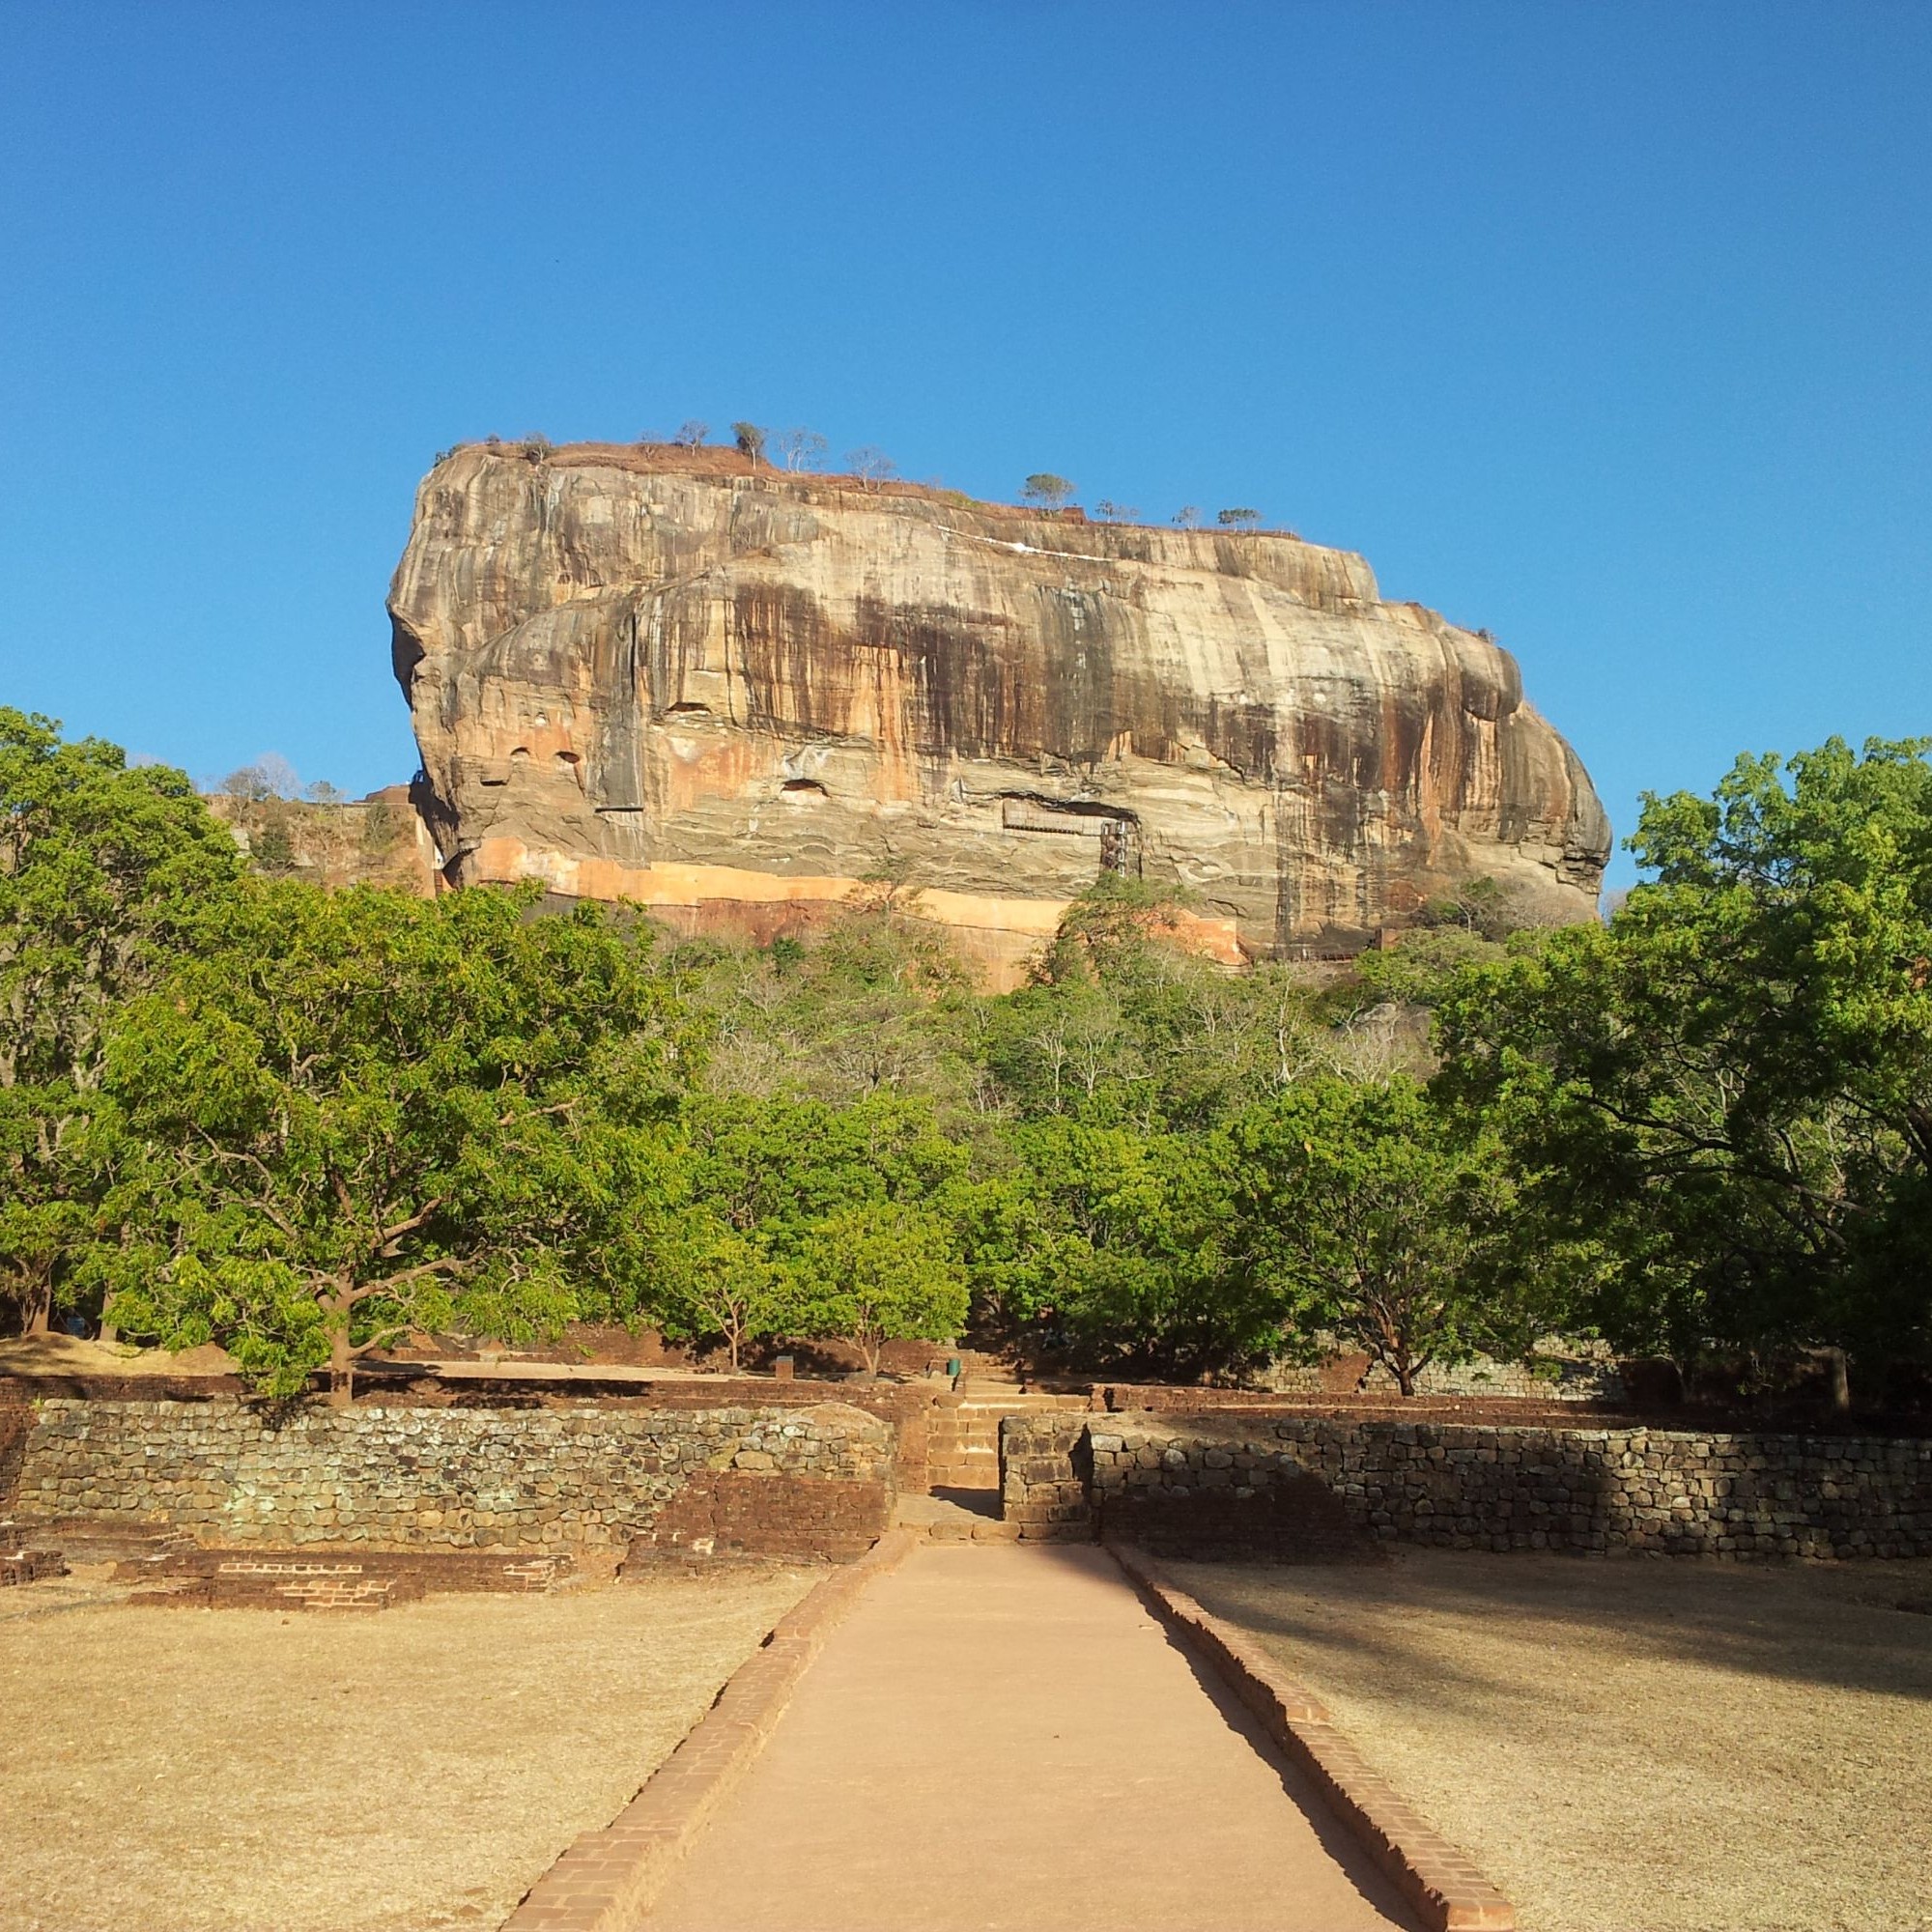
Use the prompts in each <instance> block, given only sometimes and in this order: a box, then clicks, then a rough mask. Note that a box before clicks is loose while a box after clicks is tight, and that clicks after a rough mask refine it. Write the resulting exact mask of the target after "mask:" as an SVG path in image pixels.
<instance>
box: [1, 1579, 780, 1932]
mask: <svg viewBox="0 0 1932 1932" xmlns="http://www.w3.org/2000/svg"><path fill="white" fill-rule="evenodd" d="M813 1580H814V1573H812V1572H811V1571H810V1570H807V1569H803V1568H798V1569H786V1570H777V1569H774V1570H760V1571H755V1572H745V1571H725V1570H721V1571H718V1572H714V1573H711V1574H709V1575H701V1576H697V1577H686V1576H681V1575H674V1576H668V1577H664V1578H661V1579H652V1580H650V1581H647V1582H643V1583H625V1584H620V1585H617V1586H614V1587H607V1588H604V1589H598V1590H585V1591H582V1593H574V1594H565V1595H558V1596H554V1597H484V1596H474V1597H461V1596H459V1597H432V1598H431V1599H429V1600H428V1601H427V1602H426V1603H421V1604H413V1605H406V1606H404V1607H401V1608H397V1609H393V1610H384V1611H382V1612H380V1613H378V1614H375V1615H335V1616H330V1615H317V1614H287V1615H285V1614H283V1613H282V1612H279V1611H275V1610H179V1609H155V1608H151V1607H147V1606H142V1607H128V1606H125V1605H117V1604H105V1603H101V1602H99V1601H95V1602H91V1603H90V1602H88V1601H87V1598H88V1594H89V1593H88V1592H87V1591H86V1589H85V1588H84V1587H79V1588H77V1587H76V1586H75V1584H74V1583H73V1582H71V1581H66V1580H53V1581H48V1582H45V1583H36V1584H31V1585H28V1586H25V1587H20V1588H14V1589H10V1590H7V1591H5V1592H0V1712H4V1713H5V1714H6V1733H7V1742H6V1748H5V1750H4V1751H0V1818H4V1819H5V1821H6V1824H5V1828H4V1829H0V1932H109V1929H110V1928H112V1932H126V1928H128V1927H132V1926H138V1927H141V1928H142V1932H270V1928H272V1932H431V1928H440V1927H448V1926H466V1927H470V1926H495V1925H497V1924H498V1923H500V1922H501V1920H502V1919H503V1918H504V1917H505V1916H506V1915H507V1914H508V1913H509V1911H510V1909H511V1908H512V1907H513V1906H514V1905H515V1904H516V1902H517V1900H518V1899H519V1898H520V1897H521V1896H522V1895H523V1893H524V1892H525V1890H526V1889H527V1888H528V1887H529V1885H530V1883H531V1882H532V1881H533V1880H534V1879H535V1878H536V1877H537V1875H538V1874H539V1873H540V1872H542V1871H543V1869H544V1868H545V1867H546V1866H547V1865H548V1864H549V1863H550V1862H551V1861H552V1860H554V1858H555V1857H556V1856H557V1854H558V1853H559V1852H561V1851H562V1850H563V1848H564V1847H565V1846H566V1845H567V1844H568V1843H569V1842H570V1841H571V1839H572V1838H574V1837H575V1836H576V1835H577V1834H578V1833H580V1832H582V1831H584V1830H586V1829H588V1828H590V1827H593V1826H599V1825H605V1824H608V1823H609V1822H610V1820H611V1818H612V1817H614V1816H615V1815H616V1813H617V1812H618V1811H619V1810H620V1809H621V1808H622V1807H623V1805H624V1804H627V1803H628V1802H629V1801H630V1799H631V1798H632V1797H633V1796H634V1794H635V1793H636V1791H637V1789H638V1787H639V1784H641V1783H642V1782H643V1780H644V1778H645V1777H646V1776H648V1775H649V1774H650V1772H651V1771H652V1770H653V1769H654V1768H655V1767H656V1766H657V1764H658V1763H659V1762H660V1761H661V1760H662V1759H663V1758H664V1757H665V1756H667V1755H668V1753H669V1751H670V1749H671V1748H672V1747H673V1746H675V1745H676V1743H677V1742H678V1740H679V1739H680V1738H681V1737H682V1736H683V1735H684V1733H685V1732H686V1731H687V1730H688V1729H689V1728H690V1727H691V1726H692V1724H694V1723H695V1722H696V1720H697V1719H698V1718H699V1717H701V1716H702V1715H703V1713H704V1710H705V1709H706V1707H707V1706H708V1705H709V1703H710V1702H711V1699H712V1697H713V1696H714V1695H715V1694H716V1692H717V1690H718V1688H719V1686H720V1685H721V1684H723V1683H724V1681H725V1678H726V1677H728V1676H729V1675H730V1673H731V1672H732V1671H733V1670H734V1669H735V1668H736V1667H737V1666H738V1664H739V1663H740V1662H743V1660H744V1659H745V1658H746V1657H747V1656H749V1655H750V1654H751V1652H752V1651H753V1649H754V1648H755V1647H756V1644H757V1642H758V1639H759V1638H760V1637H761V1636H762V1635H763V1634H764V1633H765V1632H766V1631H767V1630H768V1629H769V1628H770V1627H771V1625H772V1624H773V1623H774V1622H775V1621H776V1620H777V1619H778V1617H779V1616H780V1615H781V1614H782V1612H783V1611H784V1609H785V1608H786V1607H787V1606H788V1605H791V1604H792V1603H794V1602H795V1601H796V1600H797V1599H798V1598H799V1597H800V1596H802V1595H803V1594H804V1593H805V1591H806V1589H807V1588H809V1587H810V1583H811V1582H812V1581H813Z"/></svg>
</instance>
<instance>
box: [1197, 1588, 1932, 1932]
mask: <svg viewBox="0 0 1932 1932" xmlns="http://www.w3.org/2000/svg"><path fill="white" fill-rule="evenodd" d="M1175 1569H1176V1574H1177V1576H1178V1577H1179V1579H1180V1580H1182V1581H1183V1582H1184V1583H1185V1585H1186V1587H1187V1588H1188V1589H1190V1590H1192V1591H1194V1592H1195V1593H1196V1595H1198V1596H1199V1597H1200V1599H1201V1601H1202V1602H1203V1603H1205V1604H1207V1605H1209V1606H1210V1607H1211V1608H1213V1609H1215V1610H1217V1611H1218V1612H1219V1613H1220V1614H1221V1615H1223V1616H1225V1617H1228V1618H1229V1619H1231V1620H1232V1621H1234V1622H1236V1623H1239V1624H1241V1625H1243V1626H1245V1627H1246V1628H1247V1629H1249V1630H1250V1631H1252V1632H1253V1633H1254V1634H1256V1635H1257V1636H1259V1637H1260V1638H1261V1640H1262V1641H1263V1643H1264V1644H1265V1646H1266V1647H1267V1648H1268V1649H1269V1650H1270V1651H1271V1652H1273V1653H1274V1655H1275V1656H1276V1657H1277V1658H1279V1659H1280V1660H1281V1661H1282V1662H1284V1663H1285V1664H1286V1665H1287V1666H1288V1667H1289V1668H1290V1669H1291V1670H1292V1671H1293V1674H1294V1675H1295V1676H1296V1677H1298V1678H1299V1679H1300V1680H1301V1681H1302V1682H1304V1683H1306V1684H1308V1685H1310V1686H1311V1687H1312V1688H1314V1689H1315V1690H1318V1691H1319V1692H1321V1694H1322V1695H1323V1696H1324V1697H1325V1698H1326V1699H1327V1701H1328V1702H1329V1704H1330V1706H1331V1708H1332V1710H1333V1712H1334V1714H1335V1717H1336V1719H1337V1721H1338V1722H1340V1723H1341V1724H1343V1725H1344V1726H1346V1728H1347V1729H1348V1730H1349V1732H1350V1734H1351V1735H1352V1736H1353V1737H1354V1738H1355V1740H1356V1742H1357V1743H1358V1744H1359V1745H1360V1746H1361V1747H1362V1748H1363V1750H1364V1751H1365V1752H1366V1753H1367V1754H1368V1755H1369V1757H1370V1758H1371V1759H1372V1760H1373V1761H1374V1762H1375V1763H1376V1765H1377V1768H1378V1769H1379V1770H1380V1771H1382V1772H1383V1773H1384V1774H1385V1775H1387V1776H1389V1777H1391V1778H1392V1779H1393V1780H1394V1781H1395V1783H1396V1784H1397V1785H1398V1786H1399V1787H1400V1788H1401V1789H1403V1790H1404V1791H1405V1792H1406V1794H1407V1795H1408V1797H1409V1798H1410V1799H1411V1800H1413V1801H1414V1803H1415V1804H1417V1806H1418V1807H1419V1808H1420V1809H1421V1810H1422V1811H1423V1812H1424V1813H1425V1814H1427V1815H1428V1816H1429V1817H1430V1818H1431V1819H1432V1820H1433V1821H1434V1822H1435V1824H1436V1825H1437V1826H1438V1827H1439V1828H1440V1829H1441V1830H1442V1831H1444V1832H1445V1833H1447V1834H1448V1835H1449V1836H1450V1837H1451V1838H1453V1839H1455V1840H1457V1841H1458V1842H1459V1843H1461V1844H1462V1845H1463V1846H1464V1847H1465V1848H1466V1849H1467V1850H1468V1851H1469V1852H1470V1853H1472V1854H1473V1855H1474V1857H1475V1858H1476V1860H1477V1861H1478V1862H1479V1863H1480V1864H1481V1865H1482V1866H1483V1867H1484V1869H1485V1870H1486V1871H1487V1872H1488V1873H1489V1875H1490V1876H1491V1877H1492V1879H1494V1880H1495V1881H1496V1883H1497V1884H1499V1885H1500V1886H1501V1887H1502V1888H1503V1889H1504V1890H1505V1891H1507V1892H1508V1893H1509V1894H1510V1896H1511V1897H1512V1898H1514V1899H1515V1900H1516V1902H1517V1906H1518V1909H1519V1912H1520V1916H1521V1922H1522V1925H1523V1928H1524V1932H1799V1928H1803V1932H1918V1928H1925V1927H1932V1885H1928V1882H1927V1871H1928V1869H1929V1868H1932V1786H1928V1784H1927V1781H1926V1765H1927V1764H1928V1762H1932V1616H1927V1615H1923V1614H1913V1613H1911V1612H1908V1611H1904V1610H1901V1609H1899V1608H1898V1607H1897V1605H1899V1604H1900V1603H1901V1602H1906V1603H1920V1604H1923V1603H1925V1602H1927V1600H1928V1599H1932V1564H1918V1565H1912V1564H1904V1563H1900V1564H1872V1565H1845V1566H1843V1567H1809V1566H1806V1567H1789V1568H1787V1567H1782V1566H1777V1567H1774V1566H1768V1565H1767V1566H1762V1567H1759V1566H1733V1565H1728V1564H1725V1565H1719V1564H1711V1565H1705V1564H1700V1563H1661V1562H1654V1561H1641V1560H1633V1561H1628V1562H1586V1561H1579V1560H1577V1559H1575V1558H1566V1557H1560V1556H1549V1557H1540V1556H1535V1555H1528V1554H1525V1555H1521V1556H1506V1557H1499V1556H1486V1555H1483V1554H1480V1553H1469V1554H1463V1553H1459V1552H1453V1551H1447V1550H1444V1551H1430V1550H1414V1551H1405V1552H1403V1553H1402V1554H1401V1555H1400V1556H1399V1557H1398V1558H1397V1559H1396V1561H1395V1562H1394V1563H1393V1564H1391V1565H1389V1566H1388V1567H1386V1568H1380V1567H1365V1568H1341V1567H1321V1568H1308V1569H1290V1570H1281V1569H1276V1570H1265V1569H1250V1568H1245V1567H1242V1568H1236V1567H1222V1566H1219V1565H1203V1564H1192V1565H1176V1566H1175Z"/></svg>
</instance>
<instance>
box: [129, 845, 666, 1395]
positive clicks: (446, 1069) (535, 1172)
mask: <svg viewBox="0 0 1932 1932" xmlns="http://www.w3.org/2000/svg"><path fill="white" fill-rule="evenodd" d="M533 896H534V895H532V894H528V893H523V894H516V895H509V894H498V893H494V892H473V893H461V894H455V895H449V896H447V897H444V898H439V899H434V900H423V899H417V898H412V897H410V896H407V895H402V894H395V893H385V892H377V891H373V890H370V889H367V888H363V889H358V890H355V891H350V892H343V893H324V892H319V891H316V890H314V889H311V888H308V887H305V886H301V885H298V884H295V883H293V882H283V883H273V884H270V883H266V882H264V883H260V884H257V885H255V886H253V887H252V888H251V889H249V890H247V891H245V892H242V893H240V894H238V895H235V897H234V899H233V901H232V902H231V903H230V904H228V905H226V906H224V907H222V908H221V909H220V913H219V916H218V917H217V918H213V919H211V920H210V921H209V922H208V927H209V929H208V930H207V931H205V932H204V933H203V934H202V935H201V940H202V943H201V945H200V947H199V949H198V950H197V951H194V952H189V953H187V954H185V956H184V957H182V958H181V959H180V960H179V961H178V962H177V964H176V965H175V967H174V968H173V969H172V970H171V971H170V972H169V974H168V975H167V976H166V978H165V979H164V980H162V981H161V982H160V984H159V985H158V986H157V987H156V990H155V991H154V992H153V993H151V994H149V995H146V996H144V997H142V998H140V999H137V1000H135V1001H132V1002H130V1003H129V1004H128V1006H127V1007H126V1008H125V1009H123V1011H122V1013H121V1014H120V1016H119V1017H118V1019H117V1023H116V1026H115V1030H114V1034H113V1037H112V1039H111V1041H110V1045H109V1053H108V1086H109V1089H110V1091H111V1092H112V1093H113V1094H114V1095H115V1096H116V1098H117V1099H118V1100H119V1101H120V1103H121V1105H122V1106H123V1107H124V1108H125V1110H126V1112H127V1116H128V1123H129V1128H130V1134H131V1136H132V1137H133V1138H134V1139H136V1140H137V1141H138V1143H139V1146H140V1149H141V1152H140V1155H139V1157H138V1158H135V1159H131V1160H130V1161H129V1162H128V1164H127V1165H126V1168H125V1170H124V1171H123V1172H122V1173H121V1174H119V1175H118V1176H117V1180H116V1189H115V1192H114V1194H113V1196H112V1206H113V1208H114V1210H115V1214H116V1218H117V1220H118V1223H119V1225H120V1227H121V1229H122V1230H123V1235H124V1238H123V1239H122V1240H121V1241H119V1242H118V1243H115V1244H113V1245H111V1246H103V1248H102V1249H101V1250H100V1251H99V1253H98V1255H97V1260H96V1265H97V1267H98V1268H99V1271H100V1272H101V1274H102V1275H103V1276H104V1277H105V1278H106V1279H107V1280H108V1281H109V1282H110V1283H111V1284H112V1286H113V1287H114V1288H115V1289H117V1290H118V1291H119V1293H117V1295H116V1298H115V1302H114V1306H115V1308H116V1310H117V1312H119V1314H120V1316H121V1319H122V1321H123V1322H124V1324H125V1325H126V1326H128V1327H129V1328H130V1329H132V1330H134V1331H135V1332H138V1333H143V1334H148V1335H153V1336H156V1337H158V1338H159V1339H161V1340H163V1341H165V1342H167V1343H169V1344H170V1345H171V1346H181V1345H184V1344H186V1343H190V1342H194V1341H201V1340H208V1339H213V1340H216V1341H219V1342H221V1343H223V1344H224V1345H225V1346H227V1347H228V1348H229V1349H230V1350H233V1352H234V1353H235V1354H236V1356H237V1357H238V1359H239V1360H240V1361H241V1364H242V1365H243V1367H244V1369H245V1370H246V1371H247V1372H248V1373H249V1374H250V1375H251V1376H252V1377H253V1378H255V1379H256V1380H257V1382H258V1383H259V1384H260V1385H262V1386H263V1387H265V1388H267V1389H270V1390H271V1391H275V1392H278V1393H291V1392H293V1391H295V1390H296V1389H298V1388H300V1387H301V1386H302V1385H303V1384H304V1383H305V1381H306V1378H307V1377H308V1375H309V1374H310V1372H311V1371H313V1370H315V1369H317V1368H320V1367H323V1366H325V1365H326V1366H327V1368H328V1370H329V1373H330V1387H331V1392H332V1395H333V1397H334V1399H335V1400H337V1401H342V1402H346V1401H348V1400H349V1397H350V1391H351V1388H352V1385H353V1374H354V1365H355V1362H356V1361H357V1360H358V1359H359V1358H360V1357H361V1356H363V1355H365V1354H367V1353H368V1352H370V1351H371V1350H374V1349H377V1348H381V1347H383V1346H384V1345H386V1344H387V1343H389V1342H391V1341H393V1340H394V1339H395V1337H396V1336H398V1335H399V1334H401V1333H403V1332H404V1331H406V1330H407V1329H409V1328H411V1327H414V1326H426V1327H432V1328H433V1327H438V1326H441V1325H443V1324H445V1323H447V1322H448V1321H450V1320H452V1319H459V1320H462V1321H466V1322H467V1323H468V1324H469V1327H470V1328H471V1330H472V1331H473V1332H482V1333H487V1334H496V1335H500V1336H504V1337H518V1336H523V1335H528V1334H533V1333H539V1332H547V1331H549V1330H552V1329H554V1327H555V1326H556V1324H557V1323H558V1322H560V1321H563V1320H566V1319H568V1318H569V1317H570V1316H571V1315H572V1314H573V1313H575V1312H576V1309H577V1307H578V1305H579V1299H578V1295H577V1293H576V1290H575V1287H574V1285H573V1279H572V1276H573V1269H572V1265H571V1263H572V1257H573V1254H575V1253H579V1252H581V1251H582V1250H584V1249H587V1248H588V1249H594V1248H595V1247H596V1246H597V1245H598V1242H597V1236H599V1235H600V1234H601V1233H602V1232H603V1230H604V1229H605V1228H606V1226H607V1225H608V1223H609V1220H610V1216H611V1211H612V1209H613V1208H614V1206H615V1205H616V1204H615V1203H614V1201H613V1199H612V1194H613V1188H612V1185H611V1177H612V1173H613V1168H612V1164H611V1162H610V1161H608V1160H604V1161H600V1160H599V1159H597V1158H596V1157H595V1156H596V1153H597V1151H598V1147H597V1142H596V1137H595V1136H592V1135H590V1134H589V1133H588V1130H587V1127H586V1121H587V1118H588V1117H589V1116H590V1115H591V1114H592V1113H593V1112H607V1113H611V1114H612V1115H613V1116H614V1117H616V1118H620V1119H625V1120H628V1121H629V1122H633V1123H635V1122H639V1121H640V1120H643V1119H647V1118H648V1117H650V1116H651V1115H652V1113H653V1112H657V1113H665V1112H668V1110H669V1109H670V1107H671V1105H672V1097H673V1093H674V1090H675V1088H676V1087H677V1085H678V1084H679V1082H680V1079H681V1076H682V1073H683V1070H684V1064H685V1061H686V1058H687V1057H688V1055H689V1053H690V1052H691V1050H692V1047H693V1041H692V1039H691V1037H689V1035H688V1033H687V1031H686V1029H685V1026H684V1015H683V1013H682V1010H681V1009H680V1007H679V1005H678V1002H677V1000H676V998H675V996H674V994H673V993H672V992H671V991H670V990H669V988H668V986H667V985H666V983H665V982H664V980H662V979H661V978H660V977H659V976H657V975H656V974H654V973H653V972H652V971H651V970H650V968H649V965H648V962H647V961H646V959H645V958H644V957H643V954H642V952H641V949H640V947H639V945H638V944H637V942H636V940H635V938H634V937H633V936H632V935H630V934H629V933H627V932H626V931H624V930H623V929H622V928H621V927H620V926H618V925H617V924H616V923H613V922H612V921H611V920H610V919H609V918H607V917H606V916H604V915H602V914H601V913H600V912H598V911H597V910H596V909H595V908H591V907H587V906H586V907H581V908H579V909H578V910H577V911H576V912H575V913H573V914H572V915H570V916H568V917H563V918H541V917H533V916H532V913H531V907H532V903H533ZM607 1151H608V1150H607Z"/></svg>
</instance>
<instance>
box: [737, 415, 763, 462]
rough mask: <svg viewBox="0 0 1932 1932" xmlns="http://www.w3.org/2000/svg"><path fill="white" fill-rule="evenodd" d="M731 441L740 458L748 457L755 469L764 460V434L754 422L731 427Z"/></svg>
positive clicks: (740, 423) (738, 423) (739, 423)
mask: <svg viewBox="0 0 1932 1932" xmlns="http://www.w3.org/2000/svg"><path fill="white" fill-rule="evenodd" d="M731 440H732V441H733V442H735V443H736V444H737V445H738V454H739V455H740V456H749V457H750V458H751V459H752V467H753V469H756V468H757V466H758V465H759V464H760V463H762V462H763V461H764V459H765V432H764V430H762V429H761V428H760V427H759V426H758V425H757V424H756V423H754V422H735V423H733V424H732V425H731Z"/></svg>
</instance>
